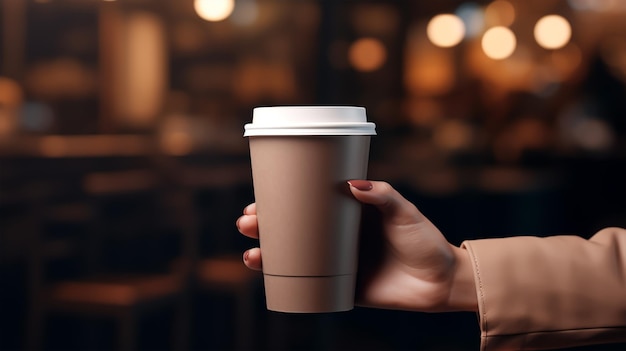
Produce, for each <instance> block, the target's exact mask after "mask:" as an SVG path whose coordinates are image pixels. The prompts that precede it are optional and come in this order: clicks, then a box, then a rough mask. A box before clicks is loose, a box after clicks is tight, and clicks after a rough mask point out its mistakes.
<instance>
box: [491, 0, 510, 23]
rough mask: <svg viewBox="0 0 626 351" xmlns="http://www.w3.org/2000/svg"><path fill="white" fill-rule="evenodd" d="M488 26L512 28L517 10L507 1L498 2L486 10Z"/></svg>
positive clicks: (500, 0) (497, 0) (499, 0)
mask: <svg viewBox="0 0 626 351" xmlns="http://www.w3.org/2000/svg"><path fill="white" fill-rule="evenodd" d="M485 21H486V22H487V25H493V26H504V27H507V26H510V25H511V24H513V22H514V21H515V8H514V7H513V5H512V4H511V3H510V2H508V1H505V0H496V1H494V2H492V3H491V4H489V6H487V8H486V9H485Z"/></svg>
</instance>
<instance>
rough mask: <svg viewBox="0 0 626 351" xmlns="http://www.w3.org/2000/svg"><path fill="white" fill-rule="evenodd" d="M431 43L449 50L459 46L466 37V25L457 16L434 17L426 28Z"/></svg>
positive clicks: (442, 15) (443, 15)
mask: <svg viewBox="0 0 626 351" xmlns="http://www.w3.org/2000/svg"><path fill="white" fill-rule="evenodd" d="M426 34H427V35H428V39H430V41H431V42H432V43H433V44H435V45H437V46H440V47H444V48H448V47H452V46H455V45H457V44H458V43H460V42H461V40H463V36H464V35H465V25H464V24H463V21H462V20H461V19H460V18H459V17H458V16H456V15H452V14H441V15H437V16H435V17H433V18H432V19H431V20H430V21H429V22H428V26H427V27H426Z"/></svg>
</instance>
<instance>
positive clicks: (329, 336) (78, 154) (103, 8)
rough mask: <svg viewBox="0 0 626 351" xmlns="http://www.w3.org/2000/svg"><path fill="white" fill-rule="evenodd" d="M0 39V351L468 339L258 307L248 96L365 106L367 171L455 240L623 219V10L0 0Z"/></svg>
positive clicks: (578, 2) (443, 323) (357, 313)
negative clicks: (249, 210) (242, 225)
mask: <svg viewBox="0 0 626 351" xmlns="http://www.w3.org/2000/svg"><path fill="white" fill-rule="evenodd" d="M0 48H1V49H0V282H1V284H2V285H1V288H0V349H2V350H22V349H29V350H117V349H139V350H255V349H259V350H261V349H268V350H281V349H287V350H405V349H411V350H477V349H478V344H479V331H478V325H477V321H476V316H475V315H474V314H466V313H456V314H424V313H416V312H402V311H384V310H376V309H367V308H361V307H357V308H355V310H353V311H351V312H346V313H337V314H327V315H326V314H319V315H317V314H316V315H289V314H279V313H274V312H268V311H267V310H266V309H265V305H264V297H263V285H262V279H261V277H260V275H259V273H258V272H252V271H249V270H248V269H246V268H245V267H244V265H243V264H242V263H241V253H242V252H243V251H244V250H245V249H247V248H249V247H253V246H255V245H256V242H255V241H254V240H252V239H249V238H245V237H243V236H242V235H240V234H239V233H238V232H237V229H236V227H235V220H236V219H237V217H238V216H239V215H240V213H241V211H242V209H243V208H244V207H245V206H246V205H247V204H248V203H251V202H253V201H254V195H253V189H252V184H251V170H250V165H249V162H250V160H249V154H248V144H247V140H246V139H245V138H243V125H244V124H245V123H247V122H249V121H250V120H251V117H252V109H253V108H254V107H256V106H272V105H319V104H332V105H356V106H364V107H366V109H367V113H368V118H369V119H370V120H372V121H373V122H375V123H376V124H377V131H378V135H377V136H376V137H374V138H373V140H372V145H371V156H370V166H369V178H371V179H380V180H385V181H388V182H389V183H391V184H392V185H393V186H394V187H396V188H397V189H398V190H399V191H400V192H401V193H402V194H404V195H405V196H406V197H407V198H408V199H410V200H411V201H413V202H414V203H415V204H416V205H417V206H418V207H419V208H420V210H421V211H422V212H423V213H424V214H425V215H426V216H427V217H429V218H430V219H431V220H432V221H433V222H434V223H435V225H437V226H438V227H439V228H440V229H441V231H442V232H443V233H444V234H445V235H446V237H447V238H448V239H449V240H450V242H452V243H454V244H457V245H458V244H460V243H461V242H462V241H463V240H466V239H478V238H488V237H498V236H510V235H537V236H547V235H556V234H573V235H579V236H582V237H589V236H590V235H592V234H593V233H594V232H595V231H597V230H599V229H601V228H603V227H607V226H626V1H621V0H495V1H488V0H440V1H417V0H398V1H382V0H361V1H357V0H346V1H332V0H291V1H290V0H1V1H0ZM595 349H596V350H597V349H598V348H595Z"/></svg>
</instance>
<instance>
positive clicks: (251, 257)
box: [243, 247, 263, 271]
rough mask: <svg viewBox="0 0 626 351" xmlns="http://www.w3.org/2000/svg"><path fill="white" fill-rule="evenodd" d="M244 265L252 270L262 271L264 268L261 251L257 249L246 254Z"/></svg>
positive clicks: (244, 254)
mask: <svg viewBox="0 0 626 351" xmlns="http://www.w3.org/2000/svg"><path fill="white" fill-rule="evenodd" d="M243 263H244V264H245V265H246V266H247V267H248V268H250V269H253V270H255V271H260V270H261V269H262V268H263V265H262V262H261V249H259V248H258V247H255V248H252V249H250V250H247V251H246V252H244V253H243Z"/></svg>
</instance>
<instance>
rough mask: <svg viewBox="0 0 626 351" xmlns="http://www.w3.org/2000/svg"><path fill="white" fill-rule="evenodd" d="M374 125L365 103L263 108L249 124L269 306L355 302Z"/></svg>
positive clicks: (338, 307)
mask: <svg viewBox="0 0 626 351" xmlns="http://www.w3.org/2000/svg"><path fill="white" fill-rule="evenodd" d="M375 134H376V131H375V125H374V123H371V122H367V118H366V113H365V109H364V108H363V107H348V106H280V107H260V108H255V109H254V112H253V119H252V123H250V124H247V125H246V126H245V133H244V136H246V137H249V143H250V159H251V165H252V176H253V183H254V195H255V201H256V204H257V218H258V223H259V240H260V246H261V252H262V260H263V275H264V283H265V295H266V304H267V308H268V309H269V310H274V311H282V312H301V313H310V312H336V311H346V310H350V309H352V308H353V307H354V286H355V279H356V270H357V260H358V257H357V254H358V232H359V223H360V211H361V206H360V204H359V202H358V201H357V200H356V199H354V198H353V196H352V195H351V193H350V191H349V188H348V185H347V183H346V182H347V181H348V180H350V179H365V178H366V177H367V163H368V157H369V142H370V137H371V135H375Z"/></svg>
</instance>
